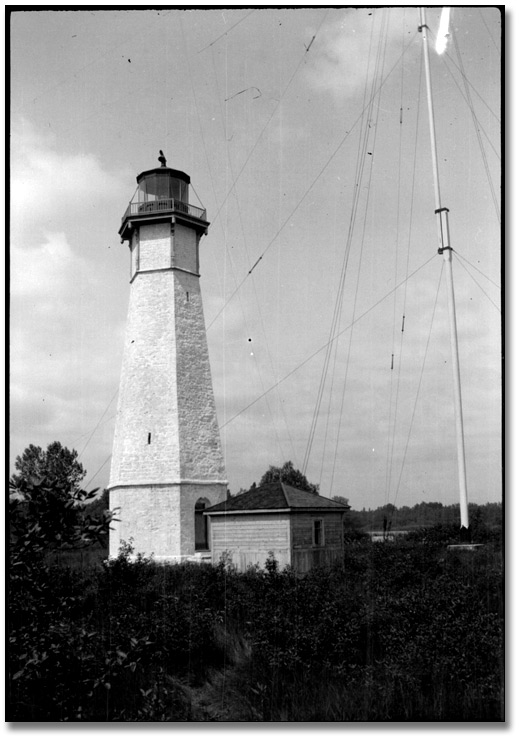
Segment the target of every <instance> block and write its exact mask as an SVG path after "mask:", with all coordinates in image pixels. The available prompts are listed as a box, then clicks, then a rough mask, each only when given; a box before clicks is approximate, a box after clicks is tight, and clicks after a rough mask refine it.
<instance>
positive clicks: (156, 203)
mask: <svg viewBox="0 0 520 737" xmlns="http://www.w3.org/2000/svg"><path fill="white" fill-rule="evenodd" d="M160 212H182V213H184V214H186V215H189V216H190V217H193V218H197V219H198V220H206V210H203V209H202V208H201V207H195V205H189V204H188V203H187V202H181V201H180V200H174V199H172V198H167V199H163V200H152V201H150V202H131V203H130V204H129V205H128V207H127V210H126V212H125V214H124V215H123V217H122V218H121V222H124V221H125V219H126V218H128V217H131V216H134V215H148V214H150V213H160Z"/></svg>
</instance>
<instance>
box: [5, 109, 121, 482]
mask: <svg viewBox="0 0 520 737" xmlns="http://www.w3.org/2000/svg"><path fill="white" fill-rule="evenodd" d="M11 186H12V198H11V223H12V228H11V234H10V235H11V238H10V331H11V333H10V418H11V432H10V446H11V463H12V461H13V459H14V457H15V456H16V455H18V454H20V453H21V452H22V451H23V449H24V448H25V447H26V446H27V445H28V444H29V443H35V444H37V445H42V446H46V445H47V444H48V443H50V442H52V441H54V440H60V441H61V442H63V443H64V444H66V445H69V446H70V447H74V444H75V442H76V439H79V443H80V447H81V443H83V444H84V443H85V442H87V440H88V438H89V435H90V433H91V432H92V429H93V428H94V427H95V426H96V424H97V423H98V422H99V418H100V417H101V416H102V414H103V412H104V410H105V409H106V408H107V406H108V405H109V404H110V402H111V399H112V398H113V397H114V392H115V391H116V390H117V386H118V379H119V369H120V351H121V347H122V344H123V340H122V332H123V327H124V318H125V315H124V310H125V307H126V305H125V300H124V299H121V300H119V299H114V298H113V297H114V295H117V292H118V291H120V290H122V289H125V288H127V283H126V282H127V280H126V278H124V279H121V280H120V281H121V286H120V287H117V286H115V284H116V285H117V284H118V282H115V280H114V273H117V272H115V268H124V272H123V273H124V274H125V277H126V273H127V271H126V257H127V254H126V253H125V252H124V249H122V248H121V251H119V252H117V253H116V251H117V249H115V248H114V249H113V250H112V251H111V250H109V249H108V248H107V247H106V242H107V240H109V239H107V235H106V234H107V233H110V234H113V235H114V236H115V238H114V240H115V239H117V236H116V235H115V230H116V229H115V228H114V227H113V223H111V222H110V221H109V220H108V219H107V212H108V211H110V210H111V211H112V214H113V212H114V211H115V212H116V213H117V212H119V209H120V206H121V202H124V201H126V199H127V194H128V193H127V192H125V196H124V197H123V194H122V193H123V186H122V185H121V181H120V177H119V175H118V174H117V173H111V172H108V171H106V170H105V169H104V168H103V166H102V165H101V164H100V162H99V161H98V160H97V159H96V158H95V157H93V156H91V155H90V154H84V153H73V154H67V153H63V152H62V153H58V152H57V150H56V141H55V140H54V138H53V137H52V136H50V135H42V134H41V133H39V132H38V131H37V130H36V129H35V128H34V127H32V126H30V125H27V124H25V123H24V122H23V121H22V123H18V124H17V125H15V126H14V133H13V138H12V178H11ZM116 200H117V207H116V205H115V204H114V202H115V201H116ZM107 203H108V204H107ZM109 242H110V241H109ZM116 242H117V241H116ZM123 262H125V263H124V266H122V264H123ZM117 296H119V295H117ZM121 305H122V307H121ZM113 412H115V406H113V407H112V411H111V412H109V413H107V415H106V417H105V418H104V422H103V427H102V428H101V429H100V431H99V432H98V433H96V438H93V439H92V442H91V443H89V447H88V452H87V453H86V456H85V458H84V459H82V462H84V463H85V467H86V468H87V469H88V471H89V473H90V472H91V470H92V469H93V468H96V467H98V466H99V465H101V462H102V461H103V460H104V458H102V456H103V454H104V456H105V458H106V454H107V449H108V451H109V450H110V449H111V434H112V429H111V428H112V426H113V422H112V424H110V421H109V422H106V420H107V419H108V418H109V417H110V415H111V414H113ZM107 433H108V435H107Z"/></svg>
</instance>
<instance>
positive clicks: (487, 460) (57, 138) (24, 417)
mask: <svg viewBox="0 0 520 737" xmlns="http://www.w3.org/2000/svg"><path fill="white" fill-rule="evenodd" d="M440 13H441V7H440V6H438V7H435V8H429V9H428V11H427V25H428V28H429V45H430V65H431V79H432V89H433V99H434V111H435V129H436V137H437V152H438V171H439V183H440V190H441V201H442V206H444V207H447V208H448V209H449V226H450V238H451V246H452V247H453V249H454V259H453V274H454V289H455V298H456V307H457V321H458V338H459V352H460V371H461V386H462V402H463V413H464V429H465V445H466V466H467V479H468V498H469V501H470V502H475V503H479V504H483V503H486V502H496V501H500V500H501V496H502V373H501V350H502V347H501V339H502V337H501V326H502V323H501V311H500V307H501V284H502V281H501V280H502V273H501V258H502V248H503V244H502V231H501V225H500V209H501V176H502V169H501V162H500V154H501V142H502V128H501V125H502V121H501V85H502V79H501V65H502V58H501V34H502V17H501V15H500V13H499V12H498V11H497V10H496V9H494V8H491V7H487V6H475V7H468V6H461V7H457V6H456V7H454V8H453V9H452V13H451V22H450V28H449V36H448V38H447V42H448V43H447V49H446V51H445V53H444V54H442V55H438V54H437V53H436V52H435V49H434V46H435V37H436V34H437V29H438V26H439V20H440ZM10 23H11V24H10V42H11V58H10V64H11V69H10V71H11V99H10V115H11V121H10V125H11V150H10V167H11V170H10V207H11V211H10V447H9V451H10V456H9V463H10V470H11V471H14V459H15V458H16V456H17V455H19V454H21V453H22V452H23V450H24V448H26V447H27V446H28V445H29V444H30V443H32V444H34V445H40V446H42V447H46V446H47V445H48V444H49V443H51V442H53V441H54V440H59V441H60V442H61V443H62V444H63V445H66V446H67V447H69V448H75V449H76V450H77V451H78V453H79V455H80V461H81V463H82V464H83V465H84V467H85V469H86V470H87V475H86V479H85V482H86V484H87V487H88V488H95V487H100V488H104V486H105V485H106V484H107V483H108V476H109V470H110V454H111V449H112V439H113V432H114V422H115V412H116V407H117V392H118V384H119V373H120V369H121V359H122V349H123V336H124V329H125V322H126V313H127V307H128V296H129V289H130V286H129V253H128V248H127V245H126V244H121V243H120V239H119V236H118V228H119V225H120V220H121V216H122V215H123V213H124V211H125V209H126V206H127V204H128V202H129V200H130V199H131V198H132V196H133V194H134V192H135V188H136V180H135V178H136V176H137V174H139V173H140V172H141V171H144V170H147V169H151V168H154V167H155V166H158V161H157V157H158V154H159V149H162V150H163V151H164V152H165V155H166V157H167V160H168V165H169V166H171V167H173V168H175V169H181V170H182V171H185V172H187V173H188V174H189V175H190V177H191V182H192V188H191V191H190V201H191V202H192V203H193V204H195V205H200V204H201V203H202V205H203V206H204V207H205V208H206V209H207V212H208V219H209V220H210V222H211V226H210V229H209V233H208V235H207V236H205V237H204V238H203V239H202V241H201V248H200V259H201V261H200V268H201V289H202V294H203V302H204V314H205V321H206V326H207V337H208V346H209V352H210V362H211V368H212V377H213V387H214V392H215V399H216V405H217V414H218V419H219V424H220V433H221V440H222V445H223V451H224V456H225V464H226V471H227V478H228V480H229V488H230V491H231V492H232V493H236V492H238V491H239V490H240V489H241V488H249V486H250V485H251V484H252V483H253V482H257V483H258V481H259V480H260V478H261V476H262V475H263V473H264V472H265V471H266V470H267V468H268V467H269V466H270V465H277V466H278V465H282V464H283V463H284V462H285V461H288V460H291V461H292V462H293V463H294V465H295V466H296V467H297V468H299V469H300V470H302V471H304V472H305V473H306V475H307V477H308V479H309V480H310V481H311V482H313V483H319V484H320V491H321V493H322V494H324V495H325V496H333V495H341V496H344V497H346V498H348V499H349V500H350V504H351V505H352V506H353V508H354V509H363V508H366V509H368V508H372V509H374V508H376V507H378V506H380V505H382V504H385V503H389V502H390V503H392V504H395V505H396V506H398V507H399V506H403V505H414V504H416V503H420V502H423V501H427V502H428V501H440V502H442V503H443V504H456V503H458V498H459V492H458V477H457V453H456V440H455V421H454V409H453V407H454V398H453V378H452V354H451V348H450V334H449V320H448V308H447V291H446V290H447V287H446V275H445V269H444V267H443V258H442V257H441V256H439V255H438V254H437V247H438V242H437V224H436V219H435V214H434V210H435V206H436V205H435V197H434V186H433V175H432V155H431V150H430V138H429V126H428V111H427V100H426V87H425V80H424V77H425V75H424V66H423V60H422V59H423V56H422V55H423V49H422V40H421V36H420V34H419V33H418V30H417V26H418V16H417V10H416V8H414V7H407V6H399V7H397V6H383V7H372V6H365V7H360V8H356V9H355V8H348V7H333V6H330V7H308V8H298V7H294V8H289V7H287V8H285V9H274V8H266V9H254V8H245V9H234V8H229V9H218V10H217V9H216V10H213V9H198V10H197V9H192V10H179V9H176V8H173V9H172V8H169V9H166V8H164V9H162V8H161V7H160V6H158V7H157V9H155V10H150V9H139V8H138V7H136V9H132V10H106V11H104V10H90V9H89V8H88V6H84V7H83V8H81V9H79V10H61V11H56V10H53V11H49V10H37V9H31V10H28V11H17V12H14V13H12V14H11V16H10ZM403 315H404V319H403ZM403 328H404V329H403ZM331 339H332V340H331ZM328 345H330V349H328V348H327V346H328Z"/></svg>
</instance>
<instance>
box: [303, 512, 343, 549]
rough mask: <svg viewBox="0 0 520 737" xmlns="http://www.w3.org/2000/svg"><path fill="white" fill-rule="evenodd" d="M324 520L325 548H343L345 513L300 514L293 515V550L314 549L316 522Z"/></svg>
mask: <svg viewBox="0 0 520 737" xmlns="http://www.w3.org/2000/svg"><path fill="white" fill-rule="evenodd" d="M316 519H322V520H323V529H324V542H325V547H326V548H330V547H338V546H339V547H342V546H343V513H342V512H324V513H320V512H319V511H318V510H317V511H316V512H299V513H298V514H293V515H292V520H291V521H292V538H293V539H292V545H293V548H301V547H306V548H312V547H314V546H313V538H312V533H313V524H314V520H316Z"/></svg>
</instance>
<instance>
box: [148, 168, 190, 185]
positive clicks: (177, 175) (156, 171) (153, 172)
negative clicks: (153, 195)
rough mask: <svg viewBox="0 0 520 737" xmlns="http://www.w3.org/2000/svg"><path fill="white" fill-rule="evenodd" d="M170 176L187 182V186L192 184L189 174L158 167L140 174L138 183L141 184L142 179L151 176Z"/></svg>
mask: <svg viewBox="0 0 520 737" xmlns="http://www.w3.org/2000/svg"><path fill="white" fill-rule="evenodd" d="M154 175H157V176H161V177H164V176H169V177H172V178H173V179H182V181H183V182H186V184H189V183H190V177H189V174H186V173H185V172H183V171H180V170H179V169H170V167H169V166H158V167H156V168H155V169H148V170H147V171H142V172H141V173H140V174H138V175H137V177H136V179H137V183H138V184H139V183H140V182H141V180H142V179H144V178H145V177H150V176H154Z"/></svg>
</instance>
